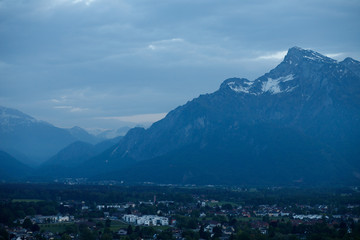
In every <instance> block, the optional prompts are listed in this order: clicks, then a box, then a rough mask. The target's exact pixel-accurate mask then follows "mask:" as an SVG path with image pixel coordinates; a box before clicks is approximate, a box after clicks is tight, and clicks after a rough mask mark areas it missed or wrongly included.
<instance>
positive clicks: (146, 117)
mask: <svg viewBox="0 0 360 240" xmlns="http://www.w3.org/2000/svg"><path fill="white" fill-rule="evenodd" d="M166 114H167V113H150V114H138V115H131V116H120V117H98V118H97V119H103V120H118V121H122V122H131V123H149V122H150V123H152V122H156V121H159V120H161V119H163V118H164V117H165V116H166Z"/></svg>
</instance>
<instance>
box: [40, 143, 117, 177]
mask: <svg viewBox="0 0 360 240" xmlns="http://www.w3.org/2000/svg"><path fill="white" fill-rule="evenodd" d="M121 138H122V137H116V138H113V139H108V140H104V141H102V142H100V143H98V144H96V145H92V144H90V143H86V142H81V141H76V142H74V143H71V144H70V145H68V146H66V147H65V148H63V149H61V150H60V151H59V152H58V153H56V154H55V155H54V156H52V157H51V158H50V159H48V160H47V161H45V162H44V163H42V164H41V166H40V167H39V168H38V169H37V171H36V173H35V174H34V175H33V176H34V177H35V178H36V177H37V176H38V177H41V178H43V179H49V178H51V179H53V178H59V177H70V176H75V177H76V173H74V171H73V170H74V168H76V167H78V166H79V165H81V164H82V163H84V162H85V161H86V160H89V159H90V158H92V157H94V156H96V155H98V154H100V153H102V152H103V151H105V150H106V149H109V148H110V147H112V146H114V145H115V144H117V143H118V142H119V141H120V139H121Z"/></svg>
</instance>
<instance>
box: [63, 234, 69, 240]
mask: <svg viewBox="0 0 360 240" xmlns="http://www.w3.org/2000/svg"><path fill="white" fill-rule="evenodd" d="M61 240H71V237H70V236H69V235H67V234H66V233H64V234H63V235H62V236H61Z"/></svg>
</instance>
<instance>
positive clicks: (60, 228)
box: [39, 223, 74, 233]
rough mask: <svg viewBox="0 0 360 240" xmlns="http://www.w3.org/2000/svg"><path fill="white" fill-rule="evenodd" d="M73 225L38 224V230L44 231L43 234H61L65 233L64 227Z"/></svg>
mask: <svg viewBox="0 0 360 240" xmlns="http://www.w3.org/2000/svg"><path fill="white" fill-rule="evenodd" d="M73 224H74V223H52V224H50V223H49V224H40V225H39V226H40V230H44V231H45V232H52V233H62V232H65V230H66V226H71V225H73Z"/></svg>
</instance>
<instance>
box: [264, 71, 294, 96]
mask: <svg viewBox="0 0 360 240" xmlns="http://www.w3.org/2000/svg"><path fill="white" fill-rule="evenodd" d="M291 80H294V75H293V74H289V75H287V76H283V77H279V78H275V79H272V78H268V79H267V81H265V82H263V83H262V86H261V90H262V93H265V92H270V93H271V94H278V93H281V92H291V91H292V90H293V89H294V87H293V88H286V89H285V90H283V91H282V90H281V87H280V83H283V82H288V81H291Z"/></svg>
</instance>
